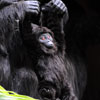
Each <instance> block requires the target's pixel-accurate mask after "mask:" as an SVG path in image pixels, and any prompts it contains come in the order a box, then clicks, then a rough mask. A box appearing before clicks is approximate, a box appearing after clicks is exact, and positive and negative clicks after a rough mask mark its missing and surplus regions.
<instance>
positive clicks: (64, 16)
mask: <svg viewBox="0 0 100 100" xmlns="http://www.w3.org/2000/svg"><path fill="white" fill-rule="evenodd" d="M42 11H43V18H42V22H43V26H46V27H48V28H49V29H51V30H52V31H53V32H54V36H55V39H56V41H57V43H58V48H59V51H64V50H63V49H65V46H64V44H65V43H64V42H65V41H64V26H65V24H66V23H67V20H68V18H69V16H68V10H67V7H66V5H65V4H64V3H63V2H62V1H61V0H51V1H50V2H49V3H47V4H46V5H44V6H43V7H42ZM62 44H63V45H62Z"/></svg>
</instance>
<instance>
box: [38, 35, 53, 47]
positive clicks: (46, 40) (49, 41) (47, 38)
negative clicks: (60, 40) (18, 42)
mask: <svg viewBox="0 0 100 100" xmlns="http://www.w3.org/2000/svg"><path fill="white" fill-rule="evenodd" d="M39 42H40V43H42V44H43V45H45V46H46V47H47V48H53V47H54V41H53V38H52V36H51V35H50V33H43V34H41V35H40V36H39Z"/></svg>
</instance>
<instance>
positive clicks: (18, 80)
mask: <svg viewBox="0 0 100 100" xmlns="http://www.w3.org/2000/svg"><path fill="white" fill-rule="evenodd" d="M4 1H8V0H0V4H1V5H2V6H1V7H0V24H1V25H2V26H0V59H1V61H0V64H1V66H0V84H1V85H3V86H4V87H6V88H7V89H10V90H14V91H16V92H18V93H21V94H26V95H29V96H32V97H36V96H37V97H38V92H39V94H40V96H41V98H43V99H68V100H77V99H78V98H79V97H80V95H81V94H82V93H81V92H83V88H84V87H85V83H83V84H81V83H80V82H81V80H83V82H84V80H85V75H83V74H81V75H80V73H79V71H78V70H82V68H81V67H80V68H78V67H76V68H75V67H74V65H75V64H76V63H75V62H74V61H73V59H70V58H67V61H65V60H66V59H65V43H64V33H63V22H64V19H65V18H64V17H65V16H62V15H63V14H64V13H65V12H64V11H66V8H65V6H64V11H62V9H63V6H61V5H62V3H61V4H59V2H58V1H59V0H52V1H56V2H54V5H53V6H52V2H49V3H47V4H46V5H45V6H43V8H42V10H43V13H42V17H41V21H42V22H41V23H42V24H43V25H44V26H46V27H48V28H50V29H51V30H52V31H53V33H54V36H55V38H53V35H52V34H50V33H52V32H51V31H50V32H49V33H48V29H47V30H46V34H43V35H41V37H40V41H39V43H42V45H41V47H42V48H40V47H39V45H40V44H39V43H38V41H37V39H35V40H34V42H32V41H31V39H28V41H29V43H28V45H26V44H27V40H26V39H25V34H24V32H25V30H26V29H27V28H28V27H24V25H23V24H22V25H19V24H20V23H19V22H20V21H21V23H24V22H23V20H24V18H25V17H26V16H27V15H29V14H30V13H32V14H35V15H37V14H38V13H39V3H38V1H36V0H34V1H21V0H19V1H17V0H9V2H8V3H6V2H4ZM10 1H11V2H10ZM34 4H35V6H34ZM55 5H59V6H57V9H58V10H59V11H58V12H57V10H54V8H56V6H55ZM50 6H51V9H52V11H51V10H49V9H48V10H49V11H48V10H47V11H46V9H47V8H49V7H50ZM51 12H52V13H51ZM55 12H57V13H55ZM59 12H61V13H63V14H59ZM45 14H47V15H45ZM66 14H67V13H66ZM49 15H50V16H51V17H50V16H49ZM55 15H56V16H55ZM58 15H59V16H58ZM67 15H68V14H67ZM49 17H50V18H53V21H54V23H55V24H54V25H55V26H56V25H57V26H56V27H57V30H56V27H54V26H53V25H52V23H51V22H53V21H52V20H50V19H49ZM67 17H68V16H67ZM67 17H66V18H67ZM29 18H30V17H29ZM45 18H46V19H45ZM55 18H57V19H56V20H55ZM62 18H63V19H62ZM25 22H27V21H25ZM29 22H30V21H29ZM49 22H50V23H49ZM48 23H49V24H48ZM26 24H27V23H26ZM20 26H22V27H23V28H26V29H24V30H21V31H20ZM33 27H34V25H33ZM33 27H32V28H33ZM33 29H34V28H33ZM27 31H28V30H26V32H27ZM32 31H33V32H32V33H34V31H35V30H32ZM26 32H25V33H26ZM36 33H38V31H37V32H36ZM39 33H40V32H39ZM47 33H48V35H47ZM26 36H27V35H26ZM28 36H29V34H28ZM36 36H37V37H38V35H37V34H36ZM44 36H45V37H48V36H49V37H50V38H51V42H48V43H47V42H44V41H41V38H42V37H44ZM27 38H28V37H27ZM29 38H30V37H29ZM32 38H33V37H32ZM34 38H35V36H34ZM23 40H24V41H23ZM53 40H54V41H55V42H53ZM30 41H31V44H32V45H30ZM36 43H37V45H36ZM38 44H39V45H38ZM31 46H32V47H31ZM35 46H36V47H35ZM37 46H38V47H37ZM27 47H29V48H27ZM31 53H32V55H31ZM36 54H37V55H36ZM43 54H44V55H43ZM31 57H32V58H31ZM37 61H38V64H37ZM36 65H37V66H36ZM46 65H47V66H46ZM51 65H52V66H51ZM65 65H66V66H67V67H65ZM79 65H80V64H76V66H79ZM82 66H83V64H82ZM76 72H77V73H76ZM77 75H78V76H79V77H77ZM83 76H84V77H83ZM81 78H83V79H81ZM45 86H47V87H45ZM79 88H80V90H81V91H79ZM37 89H38V92H37Z"/></svg>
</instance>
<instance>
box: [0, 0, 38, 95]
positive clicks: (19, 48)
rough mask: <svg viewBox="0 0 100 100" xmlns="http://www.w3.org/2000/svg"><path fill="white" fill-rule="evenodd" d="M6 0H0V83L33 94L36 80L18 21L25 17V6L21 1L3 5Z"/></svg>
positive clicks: (19, 91) (10, 88)
mask: <svg viewBox="0 0 100 100" xmlns="http://www.w3.org/2000/svg"><path fill="white" fill-rule="evenodd" d="M6 1H7V0H0V4H1V5H2V9H0V25H1V26H0V85H2V86H4V88H6V89H9V90H14V91H15V92H18V93H20V94H26V95H29V96H34V95H36V88H37V84H38V80H37V76H36V75H35V73H34V71H32V67H33V64H32V61H31V60H30V58H29V56H28V54H27V51H26V49H25V46H24V45H23V42H22V38H21V34H20V31H19V22H18V21H19V20H20V21H22V20H23V19H24V18H25V14H26V7H25V5H23V4H22V3H21V2H19V3H17V4H9V5H5V4H6V3H7V2H6ZM8 1H9V2H10V1H11V2H14V1H17V0H8ZM1 5H0V7H1ZM16 75H17V77H15V76H16ZM16 78H18V81H17V82H16ZM34 86H35V87H34Z"/></svg>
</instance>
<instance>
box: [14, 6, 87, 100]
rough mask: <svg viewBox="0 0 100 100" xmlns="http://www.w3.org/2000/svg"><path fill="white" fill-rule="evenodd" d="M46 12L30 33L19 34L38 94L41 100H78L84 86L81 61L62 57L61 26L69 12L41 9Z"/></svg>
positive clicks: (67, 56) (63, 53)
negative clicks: (33, 72) (31, 63)
mask: <svg viewBox="0 0 100 100" xmlns="http://www.w3.org/2000/svg"><path fill="white" fill-rule="evenodd" d="M46 8H48V9H47V11H43V15H42V19H41V22H42V25H41V26H37V25H34V24H31V26H32V32H31V31H30V32H28V31H27V30H24V31H23V32H22V34H23V40H24V44H25V46H26V48H27V51H28V53H29V55H30V57H31V59H32V61H33V65H34V68H33V69H34V71H35V73H36V75H37V77H38V84H39V85H38V92H39V94H40V96H41V98H42V99H43V100H55V99H61V100H80V99H81V97H82V94H83V91H84V88H85V85H86V72H85V66H84V63H83V61H82V59H81V58H76V60H75V59H73V58H71V57H70V56H69V55H68V54H66V53H65V49H66V47H65V39H64V35H65V34H64V31H63V26H62V25H63V23H64V20H63V17H64V16H65V15H66V13H68V12H67V11H66V10H65V11H66V12H65V13H64V12H63V13H62V12H60V13H57V12H54V11H53V10H51V9H52V8H51V6H49V5H45V6H43V9H46ZM58 15H59V16H58ZM55 19H56V20H55ZM50 21H51V22H50ZM49 22H50V23H49ZM43 25H44V26H46V27H49V28H50V29H47V28H46V27H43ZM29 26H30V25H29ZM23 28H24V27H23ZM30 30H31V29H30ZM51 30H52V31H51ZM16 82H17V78H16Z"/></svg>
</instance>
